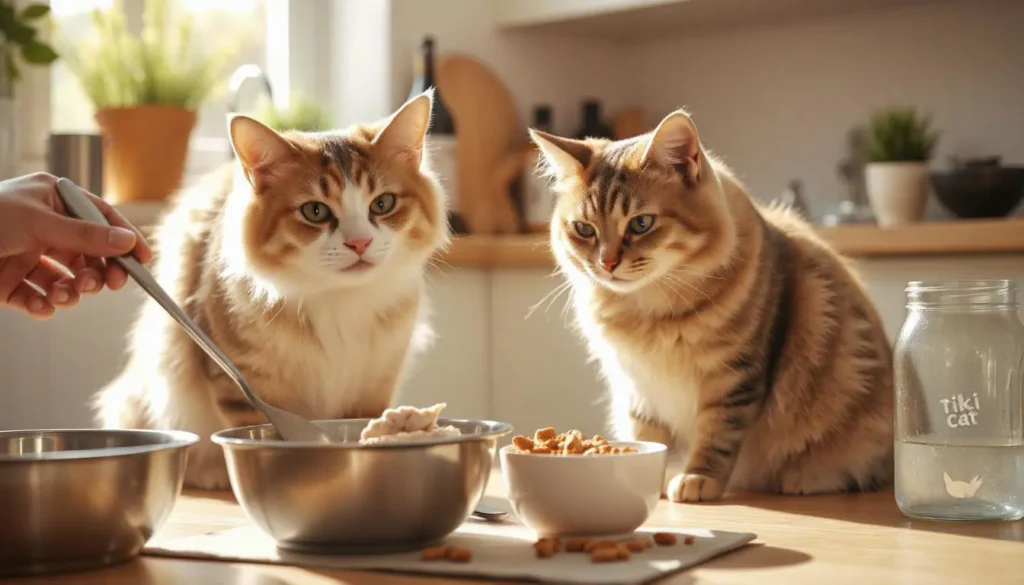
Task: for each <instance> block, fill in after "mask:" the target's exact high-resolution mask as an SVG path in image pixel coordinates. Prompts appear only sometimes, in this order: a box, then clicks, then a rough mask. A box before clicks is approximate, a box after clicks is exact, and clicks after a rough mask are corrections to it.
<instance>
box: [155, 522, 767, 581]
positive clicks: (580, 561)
mask: <svg viewBox="0 0 1024 585" xmlns="http://www.w3.org/2000/svg"><path fill="white" fill-rule="evenodd" d="M653 532H673V533H675V534H677V535H678V537H679V538H678V542H677V543H676V544H675V545H673V546H653V547H651V548H648V549H647V550H645V551H644V552H641V553H636V554H634V555H633V556H632V558H631V559H629V560H628V561H621V562H614V563H593V562H591V560H590V556H589V555H587V554H585V553H568V552H564V551H563V552H561V553H558V554H556V555H555V556H554V557H551V558H547V559H539V558H537V557H536V554H535V552H534V548H533V546H532V545H533V542H534V536H533V534H532V533H531V532H530V531H528V530H526V529H525V528H524V527H523V526H522V525H520V524H518V523H514V522H509V523H504V524H485V523H478V522H467V523H465V524H463V525H462V527H460V528H459V529H458V530H457V531H456V532H455V533H453V534H452V535H451V536H450V537H448V539H447V540H446V541H445V545H452V546H460V547H465V548H468V549H470V550H471V551H472V552H473V559H472V561H470V562H468V563H465V564H462V563H454V562H450V561H444V560H441V561H424V560H423V559H422V558H421V556H420V553H419V552H410V553H400V554H387V555H373V556H328V555H314V554H300V553H294V552H289V551H285V550H280V549H278V548H277V546H276V545H275V544H274V541H273V540H272V539H271V538H270V537H269V536H267V535H266V534H264V533H263V532H261V531H260V530H259V529H258V528H256V527H255V526H244V527H240V528H233V529H230V530H225V531H222V532H213V533H209V534H203V535H199V536H192V537H187V538H179V539H173V540H167V541H156V542H153V543H152V544H150V545H147V547H146V549H145V550H144V551H143V554H147V555H154V556H165V557H187V558H195V559H206V560H210V559H216V560H223V561H239V562H254V563H271V564H279V565H293V566H300V567H311V568H328V569H343V570H366V571H387V572H396V573H415V574H424V575H435V576H452V577H475V578H492V579H502V580H509V579H513V580H521V581H534V582H541V583H573V584H575V583H580V584H584V583H586V584H591V585H612V584H619V583H629V584H633V583H648V582H651V581H653V580H656V579H660V578H664V577H666V576H667V575H669V574H671V573H676V572H679V571H682V570H684V569H688V568H690V567H693V566H696V565H698V564H700V563H702V562H704V561H707V560H708V559H710V558H712V557H716V556H718V555H721V554H724V553H727V552H730V551H733V550H735V549H738V548H740V547H742V546H744V545H745V544H747V543H749V542H751V541H752V540H754V539H755V538H756V535H754V534H749V533H736V532H721V531H717V530H700V529H695V530H679V529H662V528H659V527H655V526H645V527H644V528H643V529H642V530H641V531H639V532H638V533H637V535H638V536H640V535H646V536H650V534H651V533H653ZM687 535H691V536H693V537H694V541H693V544H690V545H687V544H684V543H683V538H684V537H685V536H687Z"/></svg>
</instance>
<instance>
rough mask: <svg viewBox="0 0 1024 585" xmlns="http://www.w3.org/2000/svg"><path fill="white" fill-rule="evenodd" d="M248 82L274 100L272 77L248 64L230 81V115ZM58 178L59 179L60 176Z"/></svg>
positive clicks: (238, 106) (230, 155)
mask: <svg viewBox="0 0 1024 585" xmlns="http://www.w3.org/2000/svg"><path fill="white" fill-rule="evenodd" d="M247 81H256V82H257V83H259V85H260V89H261V90H263V92H264V93H266V95H267V98H269V99H270V100H273V99H274V89H273V88H272V87H271V86H270V77H268V76H267V74H266V72H265V71H263V69H261V68H260V66H259V65H256V64H254V63H246V64H244V65H240V66H239V67H238V68H237V69H235V70H234V71H233V72H232V73H231V77H230V79H229V80H228V113H229V114H237V113H238V112H240V111H241V101H242V87H243V86H245V84H246V82H247ZM228 158H229V159H231V160H234V158H235V149H233V148H229V149H228ZM57 176H58V177H59V176H60V175H57Z"/></svg>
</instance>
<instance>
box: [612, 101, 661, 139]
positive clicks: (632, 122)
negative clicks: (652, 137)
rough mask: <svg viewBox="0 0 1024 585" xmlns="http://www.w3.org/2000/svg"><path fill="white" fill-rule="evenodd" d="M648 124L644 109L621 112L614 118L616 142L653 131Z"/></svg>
mask: <svg viewBox="0 0 1024 585" xmlns="http://www.w3.org/2000/svg"><path fill="white" fill-rule="evenodd" d="M646 124H647V123H646V122H645V121H644V109H643V108H640V107H633V108H626V109H624V110H620V111H618V112H616V113H615V115H614V116H612V137H613V138H615V140H625V139H627V138H633V137H634V136H640V135H641V134H644V133H645V132H647V131H649V130H653V128H648V127H647V126H646Z"/></svg>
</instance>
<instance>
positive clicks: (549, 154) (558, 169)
mask: <svg viewBox="0 0 1024 585" xmlns="http://www.w3.org/2000/svg"><path fill="white" fill-rule="evenodd" d="M530 138H531V139H532V140H533V142H534V144H536V145H537V148H539V149H540V152H541V154H543V155H544V161H545V162H546V163H547V167H548V169H549V170H550V171H551V174H553V175H555V176H556V177H558V178H566V177H571V176H574V175H578V174H580V173H582V172H583V170H584V169H586V168H587V165H589V164H590V159H591V157H592V156H594V151H593V150H592V149H591V148H590V146H589V145H588V144H587V143H586V142H582V141H580V140H572V139H571V138H562V137H560V136H555V135H553V134H548V133H547V132H541V131H540V130H534V129H533V128H530Z"/></svg>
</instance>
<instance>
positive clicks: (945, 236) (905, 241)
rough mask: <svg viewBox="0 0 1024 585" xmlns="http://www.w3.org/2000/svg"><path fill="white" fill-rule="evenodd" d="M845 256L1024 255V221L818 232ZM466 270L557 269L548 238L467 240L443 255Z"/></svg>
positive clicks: (460, 240)
mask: <svg viewBox="0 0 1024 585" xmlns="http://www.w3.org/2000/svg"><path fill="white" fill-rule="evenodd" d="M818 232H819V233H820V234H821V236H822V237H823V238H824V239H825V240H826V241H827V242H829V243H830V244H832V245H833V246H834V247H835V248H836V249H837V250H839V251H840V252H841V253H843V254H845V255H847V256H851V257H855V258H872V257H886V256H889V257H897V256H902V257H906V256H944V255H963V254H1013V253H1017V254H1024V218H1012V219H996V220H959V221H942V222H921V223H916V224H910V225H906V226H900V227H893V228H882V227H879V226H877V225H875V224H851V225H843V226H838V227H833V228H819V230H818ZM441 258H442V260H443V261H444V262H446V263H448V264H449V265H451V266H453V267H462V268H553V267H554V259H553V258H552V257H551V252H550V245H549V243H548V236H547V235H546V234H523V235H516V236H483V235H479V236H463V237H457V238H455V239H454V240H453V242H452V245H451V247H450V248H449V250H448V251H447V252H446V253H444V254H442V255H441Z"/></svg>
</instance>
